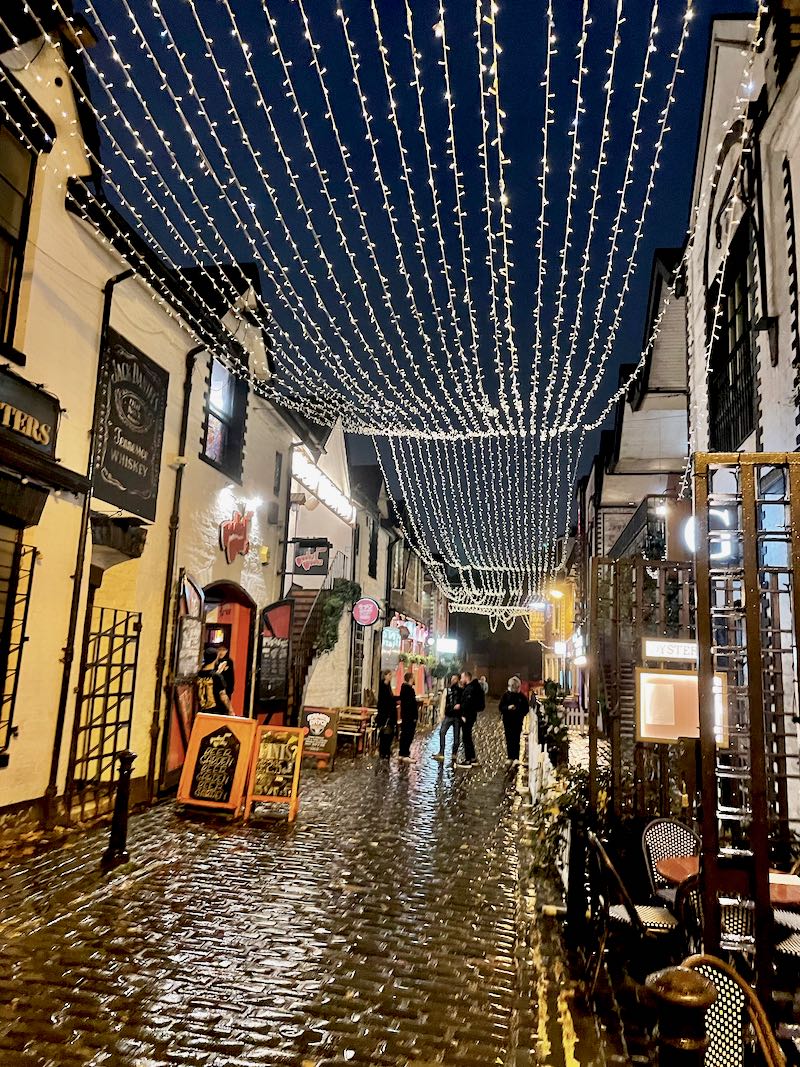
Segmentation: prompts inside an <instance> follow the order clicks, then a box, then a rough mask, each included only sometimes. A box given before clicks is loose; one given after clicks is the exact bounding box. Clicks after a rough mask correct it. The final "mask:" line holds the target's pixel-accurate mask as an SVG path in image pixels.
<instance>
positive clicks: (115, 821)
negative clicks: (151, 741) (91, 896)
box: [100, 749, 136, 873]
mask: <svg viewBox="0 0 800 1067" xmlns="http://www.w3.org/2000/svg"><path fill="white" fill-rule="evenodd" d="M117 759H118V760H119V781H118V782H117V795H116V797H115V799H114V814H113V816H112V818H111V833H110V835H109V838H108V848H107V849H106V850H105V852H104V853H103V858H102V859H101V860H100V867H101V868H102V870H103V871H105V872H106V873H107V872H108V871H113V870H114V869H115V868H116V867H119V866H121V865H122V864H123V863H127V862H128V859H129V858H130V857H129V856H128V805H129V804H130V800H131V771H132V770H133V761H134V760H135V759H136V753H135V752H129V751H128V750H127V749H126V750H125V751H124V752H119V753H117Z"/></svg>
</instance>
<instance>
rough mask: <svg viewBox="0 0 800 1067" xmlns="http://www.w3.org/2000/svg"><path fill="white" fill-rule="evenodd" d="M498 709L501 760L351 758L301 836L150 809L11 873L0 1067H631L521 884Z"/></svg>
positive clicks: (308, 785) (305, 809) (0, 928)
mask: <svg viewBox="0 0 800 1067" xmlns="http://www.w3.org/2000/svg"><path fill="white" fill-rule="evenodd" d="M495 721H496V720H495V718H494V715H493V714H492V713H491V712H489V713H487V715H486V725H485V727H484V729H483V730H482V731H481V732H480V734H479V742H480V749H479V751H480V752H481V754H482V756H483V758H484V766H483V767H482V768H481V769H476V770H473V771H455V772H454V771H452V770H451V769H450V768H449V767H442V765H441V764H437V763H435V762H434V761H433V760H431V759H430V754H429V748H430V745H429V742H428V739H426V738H422V739H421V740H420V741H418V742H417V749H416V756H417V761H416V762H415V763H412V764H410V765H402V764H401V765H399V766H397V765H396V764H394V763H393V764H392V765H391V766H386V765H385V764H378V765H377V766H376V765H375V764H374V763H373V762H372V761H370V760H367V759H362V760H359V761H356V762H355V763H354V764H352V765H351V764H348V763H347V762H346V761H342V763H341V764H340V768H339V769H338V770H337V772H336V773H335V774H334V775H333V776H331V777H325V776H324V775H323V776H319V777H315V776H313V775H309V776H308V777H307V779H306V781H305V783H304V787H303V793H302V803H301V809H300V816H299V819H298V822H297V824H296V826H295V827H294V828H288V827H286V826H285V825H284V824H282V823H275V822H272V821H270V822H269V823H267V824H266V825H265V823H264V822H263V821H261V822H259V821H258V820H256V821H254V823H253V824H252V825H250V826H248V827H245V828H242V827H241V826H238V825H226V824H219V823H213V822H205V823H204V822H194V821H192V820H188V819H185V818H181V817H179V816H177V815H176V814H175V813H174V811H173V810H172V806H171V805H170V806H165V807H161V808H159V809H157V810H154V811H151V812H149V813H148V814H146V815H143V816H140V817H138V818H136V819H134V820H133V823H132V832H131V840H130V845H131V854H132V856H133V857H134V862H133V863H132V864H131V865H130V867H128V868H124V869H123V870H122V871H121V872H119V873H118V874H117V876H116V877H112V878H110V879H107V880H103V879H102V878H101V877H100V875H99V874H98V873H97V866H96V865H97V859H98V857H99V855H100V852H101V851H102V840H101V837H100V836H99V834H96V833H94V834H90V835H88V836H86V837H83V838H81V839H80V840H79V841H78V843H77V844H75V845H74V846H73V847H72V848H65V849H61V850H59V851H58V852H54V853H50V854H45V855H42V856H39V857H36V858H31V859H29V860H26V861H24V862H20V863H17V864H16V865H14V866H12V867H11V868H10V869H9V870H8V871H7V872H6V873H5V874H4V875H3V878H2V887H3V899H2V901H0V936H1V937H2V943H3V948H2V953H1V954H0V956H1V958H0V1005H1V1006H0V1062H2V1063H3V1064H8V1065H10V1067H11V1065H17V1064H20V1065H23V1064H31V1065H34V1064H35V1065H45V1064H57V1065H68V1067H72V1065H78V1064H82V1065H86V1064H90V1065H101V1064H126V1065H135V1067H157V1065H162V1064H187V1065H191V1067H205V1065H209V1067H227V1065H231V1067H249V1065H257V1064H274V1065H280V1064H292V1065H297V1067H332V1065H334V1064H345V1063H351V1064H359V1065H367V1064H369V1065H381V1064H386V1065H389V1064H393V1065H399V1064H406V1063H414V1064H419V1065H425V1064H434V1063H437V1064H438V1063H443V1064H452V1065H453V1067H456V1065H464V1067H468V1065H472V1067H479V1065H480V1067H485V1065H487V1064H516V1065H519V1067H522V1065H524V1064H531V1065H533V1064H539V1063H542V1064H565V1065H566V1064H575V1063H585V1064H596V1063H597V1064H599V1063H612V1062H614V1063H619V1062H624V1061H623V1060H619V1059H614V1058H613V1057H612V1056H611V1055H608V1056H607V1055H606V1050H605V1049H601V1048H600V1046H599V1045H598V1044H597V1043H596V1042H595V1041H594V1039H593V1034H594V1029H593V1028H594V1021H593V1020H592V1018H591V1016H589V1015H588V1013H585V1012H584V1014H583V1015H582V1016H581V1014H580V1013H579V1012H577V1010H576V1007H575V1005H576V1000H575V997H574V987H573V985H572V984H571V983H570V981H569V978H568V975H567V972H566V969H565V965H564V963H563V960H561V958H560V956H559V950H558V945H557V942H556V940H555V939H554V935H553V933H552V932H550V931H548V930H546V929H545V930H540V929H538V927H537V926H536V925H534V926H532V927H531V926H530V925H529V924H528V923H527V922H526V921H525V916H526V914H527V910H526V907H525V900H524V896H523V894H522V893H521V892H520V880H519V865H520V862H521V853H520V848H519V843H520V820H519V813H518V811H517V808H518V807H519V804H518V800H517V799H516V794H515V792H514V788H513V783H510V782H508V781H507V780H506V779H505V778H504V775H503V772H502V769H501V767H502V757H503V753H502V751H501V743H500V736H499V730H498V729H496V727H495V725H494V723H495Z"/></svg>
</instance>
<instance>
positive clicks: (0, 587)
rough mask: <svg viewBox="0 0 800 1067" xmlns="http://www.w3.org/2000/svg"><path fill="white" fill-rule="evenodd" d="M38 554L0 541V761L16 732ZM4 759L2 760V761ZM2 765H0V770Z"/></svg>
mask: <svg viewBox="0 0 800 1067" xmlns="http://www.w3.org/2000/svg"><path fill="white" fill-rule="evenodd" d="M36 556H37V550H36V549H35V548H33V547H32V546H30V545H25V544H23V543H22V539H21V535H20V536H18V537H16V538H15V539H14V540H8V539H6V538H0V761H2V762H5V761H6V760H7V758H8V756H7V754H8V749H9V746H10V744H11V739H12V737H13V736H14V734H15V732H16V730H15V727H14V706H15V704H16V700H17V689H18V686H19V674H20V666H21V664H22V651H23V648H24V647H25V641H26V636H25V628H26V625H27V621H28V605H29V603H30V593H31V584H32V582H33V566H34V563H35V562H36ZM3 757H5V760H3ZM1 765H2V763H0V766H1Z"/></svg>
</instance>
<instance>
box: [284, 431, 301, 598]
mask: <svg viewBox="0 0 800 1067" xmlns="http://www.w3.org/2000/svg"><path fill="white" fill-rule="evenodd" d="M295 448H297V445H291V446H290V447H289V470H288V472H287V473H288V477H287V479H286V507H285V508H284V512H283V541H282V542H281V551H282V552H283V565H282V567H281V587H280V588H281V595H280V599H281V600H283V599H284V598H285V597H286V595H287V593H288V592H289V586H288V585H287V582H286V575H287V574H289V573H290V570H289V566H288V564H289V517H290V516H291V513H292V467H293V461H294V450H295ZM289 584H291V583H289Z"/></svg>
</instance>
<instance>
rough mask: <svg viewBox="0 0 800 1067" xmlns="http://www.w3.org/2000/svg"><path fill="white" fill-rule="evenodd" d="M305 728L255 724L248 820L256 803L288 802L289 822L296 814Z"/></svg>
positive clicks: (248, 781)
mask: <svg viewBox="0 0 800 1067" xmlns="http://www.w3.org/2000/svg"><path fill="white" fill-rule="evenodd" d="M304 734H305V731H304V730H303V729H302V728H301V727H298V726H269V725H265V726H256V728H255V741H254V744H253V750H252V756H251V758H250V770H249V774H248V779H247V800H246V801H245V806H244V817H245V821H246V820H247V819H249V818H250V812H251V811H252V808H253V804H256V803H259V804H261V803H263V804H288V805H289V822H294V820H295V818H296V817H297V809H298V807H299V800H298V796H297V792H298V789H299V788H300V764H301V761H302V759H303V740H304Z"/></svg>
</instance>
